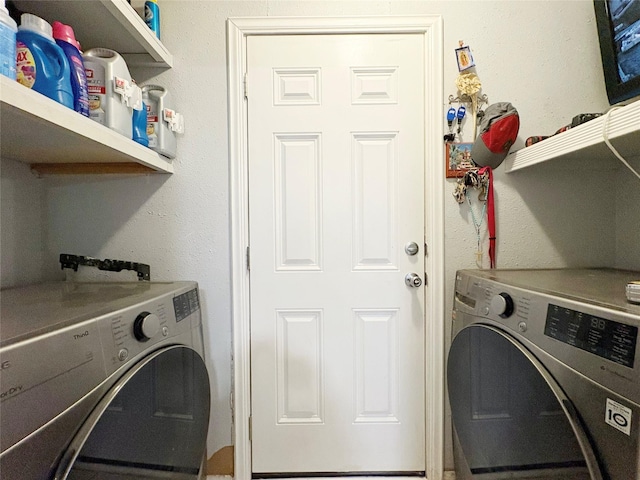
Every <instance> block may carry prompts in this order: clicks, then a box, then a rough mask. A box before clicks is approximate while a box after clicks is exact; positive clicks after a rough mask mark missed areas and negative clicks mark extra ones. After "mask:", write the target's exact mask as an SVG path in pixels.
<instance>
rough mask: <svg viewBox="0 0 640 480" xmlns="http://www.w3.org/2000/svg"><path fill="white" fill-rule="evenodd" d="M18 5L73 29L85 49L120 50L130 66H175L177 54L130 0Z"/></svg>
mask: <svg viewBox="0 0 640 480" xmlns="http://www.w3.org/2000/svg"><path fill="white" fill-rule="evenodd" d="M13 3H14V4H15V6H16V7H17V8H18V9H20V10H22V11H24V12H27V13H33V14H35V15H37V16H39V17H41V18H44V19H45V20H47V21H48V22H49V23H53V21H54V20H58V21H60V22H62V23H64V24H67V25H70V26H71V27H72V28H73V31H74V33H75V37H76V39H78V41H79V42H80V44H81V45H82V49H83V50H89V49H90V48H94V47H103V48H109V49H111V50H115V51H116V52H118V53H120V54H121V55H122V56H123V57H124V59H125V60H126V62H127V65H128V66H129V67H161V68H171V67H172V66H173V56H172V55H171V53H170V52H169V51H168V50H167V48H166V47H165V46H164V44H163V43H162V42H161V41H160V40H159V39H158V38H157V37H156V36H155V34H154V33H153V32H152V31H151V30H150V29H149V27H148V26H147V24H146V23H145V22H144V20H143V19H142V18H141V17H140V15H138V13H137V12H136V11H135V10H134V8H133V7H132V6H131V5H130V4H129V3H128V2H127V1H126V0H82V1H80V0H70V1H69V0H14V2H13Z"/></svg>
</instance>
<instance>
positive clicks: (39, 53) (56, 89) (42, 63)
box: [16, 13, 73, 109]
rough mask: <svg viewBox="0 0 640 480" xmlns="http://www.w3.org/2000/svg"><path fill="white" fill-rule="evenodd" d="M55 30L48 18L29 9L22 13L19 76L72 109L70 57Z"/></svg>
mask: <svg viewBox="0 0 640 480" xmlns="http://www.w3.org/2000/svg"><path fill="white" fill-rule="evenodd" d="M52 33H53V29H52V28H51V25H50V24H49V22H47V21H46V20H44V19H42V18H40V17H38V16H36V15H32V14H30V13H23V14H22V15H21V17H20V26H19V27H18V33H17V34H16V79H17V80H18V82H20V83H21V84H22V85H24V86H26V87H29V88H31V89H32V90H35V91H36V92H39V93H42V94H43V95H46V96H47V97H49V98H51V99H52V100H55V101H57V102H59V103H61V104H63V105H65V106H67V107H69V108H71V109H73V91H72V88H71V70H70V68H69V61H68V60H67V56H66V55H65V54H64V51H63V50H62V48H60V46H58V45H57V44H56V42H55V41H54V39H53V35H52Z"/></svg>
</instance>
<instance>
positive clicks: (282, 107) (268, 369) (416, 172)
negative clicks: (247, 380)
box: [247, 34, 425, 473]
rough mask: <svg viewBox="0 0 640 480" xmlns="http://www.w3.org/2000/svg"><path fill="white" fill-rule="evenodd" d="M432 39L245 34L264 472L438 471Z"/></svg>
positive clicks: (258, 441) (255, 447)
mask: <svg viewBox="0 0 640 480" xmlns="http://www.w3.org/2000/svg"><path fill="white" fill-rule="evenodd" d="M422 42H423V40H422V36H420V35H386V34H385V35H383V34H380V35H302V36H293V35H292V36H277V35H276V36H256V37H251V36H250V37H248V39H247V53H248V65H247V75H248V118H249V125H248V135H249V154H248V157H249V229H250V243H251V245H250V251H251V271H250V286H251V390H252V455H253V457H252V464H253V471H254V473H303V472H306V473H322V472H415V471H424V470H425V440H424V410H425V403H424V290H423V289H422V288H411V287H408V286H406V285H405V282H404V276H405V275H406V274H407V273H410V272H416V273H418V274H419V275H420V277H423V274H424V252H423V251H422V249H420V252H419V254H418V255H415V256H409V255H407V254H406V253H405V252H404V245H405V244H406V243H408V242H410V241H413V242H416V243H417V244H418V245H423V243H424V240H423V239H424V120H423V119H424V106H423V105H424V94H423V90H424V85H423V83H424V82H423V64H424V52H423V43H422Z"/></svg>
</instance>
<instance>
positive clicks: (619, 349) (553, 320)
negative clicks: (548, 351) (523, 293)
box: [544, 303, 638, 368]
mask: <svg viewBox="0 0 640 480" xmlns="http://www.w3.org/2000/svg"><path fill="white" fill-rule="evenodd" d="M544 334H545V335H546V336H548V337H551V338H555V339H556V340H559V341H561V342H563V343H566V344H567V345H572V346H574V347H577V348H580V349H582V350H585V351H587V352H590V353H593V354H595V355H598V356H599V357H602V358H606V359H607V360H611V361H612V362H615V363H619V364H620V365H624V366H625V367H631V368H633V366H634V359H635V354H636V346H637V340H638V327H637V326H634V325H627V324H625V323H620V322H616V321H613V320H608V319H606V318H603V317H599V316H596V315H590V314H588V313H584V312H580V311H578V310H573V309H571V308H565V307H561V306H560V305H554V304H553V303H549V306H548V307H547V319H546V322H545V325H544Z"/></svg>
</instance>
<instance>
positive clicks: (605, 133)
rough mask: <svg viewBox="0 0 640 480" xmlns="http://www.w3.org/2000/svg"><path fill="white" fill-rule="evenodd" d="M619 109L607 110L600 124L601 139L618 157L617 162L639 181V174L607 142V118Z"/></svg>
mask: <svg viewBox="0 0 640 480" xmlns="http://www.w3.org/2000/svg"><path fill="white" fill-rule="evenodd" d="M619 108H622V107H621V106H620V107H611V108H610V109H609V111H608V112H607V113H606V115H605V116H604V121H603V122H602V137H603V138H604V143H606V144H607V147H609V150H611V152H612V153H613V154H614V155H615V156H616V157H618V160H620V161H621V162H622V163H624V164H625V165H626V167H627V168H628V169H629V170H631V171H632V172H633V174H634V175H635V176H636V177H638V179H640V173H638V172H637V171H636V170H635V169H634V168H633V167H632V166H631V165H629V162H627V161H626V160H625V159H624V157H623V156H622V155H620V154H619V153H618V150H616V149H615V147H614V146H613V145H611V142H610V141H609V132H608V131H607V127H608V126H609V118H610V117H611V112H613V111H614V110H618V109H619Z"/></svg>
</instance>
